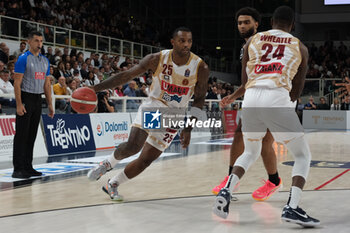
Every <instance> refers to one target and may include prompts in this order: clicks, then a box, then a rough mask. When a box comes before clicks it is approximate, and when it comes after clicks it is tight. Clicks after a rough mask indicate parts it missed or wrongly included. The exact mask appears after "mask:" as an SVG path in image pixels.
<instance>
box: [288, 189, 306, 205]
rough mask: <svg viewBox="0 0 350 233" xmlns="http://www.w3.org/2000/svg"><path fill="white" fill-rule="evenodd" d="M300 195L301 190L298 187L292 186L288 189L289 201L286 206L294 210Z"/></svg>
mask: <svg viewBox="0 0 350 233" xmlns="http://www.w3.org/2000/svg"><path fill="white" fill-rule="evenodd" d="M301 193H302V190H301V189H300V188H299V187H297V186H292V187H291V188H290V193H289V200H288V202H287V205H289V206H290V207H292V208H293V209H296V208H297V207H298V205H299V202H300V198H301Z"/></svg>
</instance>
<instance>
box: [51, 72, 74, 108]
mask: <svg viewBox="0 0 350 233" xmlns="http://www.w3.org/2000/svg"><path fill="white" fill-rule="evenodd" d="M53 93H54V94H55V95H68V90H67V84H66V78H65V77H64V76H61V77H59V78H58V82H57V83H56V84H55V85H53ZM69 105H70V104H69V102H68V101H67V99H65V98H58V97H57V96H56V108H58V109H59V110H61V111H66V113H69V112H70V108H69Z"/></svg>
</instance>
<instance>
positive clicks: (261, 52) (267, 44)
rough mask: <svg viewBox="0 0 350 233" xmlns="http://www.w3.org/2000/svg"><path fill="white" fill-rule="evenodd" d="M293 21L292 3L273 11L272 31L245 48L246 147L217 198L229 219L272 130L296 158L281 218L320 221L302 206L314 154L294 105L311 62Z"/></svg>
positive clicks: (220, 211)
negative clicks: (236, 195)
mask: <svg viewBox="0 0 350 233" xmlns="http://www.w3.org/2000/svg"><path fill="white" fill-rule="evenodd" d="M293 24H294V11H293V10H292V9H291V8H290V7H287V6H282V7H279V8H277V9H276V10H275V12H274V14H273V18H272V28H273V29H272V30H269V31H265V32H261V33H257V34H256V35H254V36H253V37H251V38H250V39H249V40H248V42H247V43H246V45H245V46H244V54H243V59H242V85H243V86H244V88H245V96H244V101H243V105H242V109H243V111H242V131H243V140H244V145H245V149H244V153H243V155H242V156H240V157H239V158H238V159H237V161H236V163H235V165H234V167H233V171H232V174H231V175H230V177H229V179H228V181H227V183H226V186H225V187H224V188H223V189H221V191H220V192H219V194H218V195H217V197H216V200H215V204H214V209H213V211H214V213H215V214H217V215H218V216H220V217H223V218H226V217H227V215H228V212H229V204H230V197H231V193H232V191H233V188H234V186H235V185H236V183H237V182H238V181H239V179H240V178H241V177H242V176H243V175H244V173H245V172H246V171H247V170H248V168H249V167H250V166H251V165H252V164H253V163H254V162H255V161H256V159H257V158H258V157H259V155H260V152H261V147H262V146H261V145H262V138H263V136H264V135H265V134H266V131H267V129H269V130H270V131H271V133H272V135H273V137H274V139H275V140H276V141H279V142H281V143H284V144H285V145H286V147H287V149H288V150H289V151H290V152H291V153H292V154H293V155H294V159H295V162H294V166H293V172H292V187H291V190H290V197H289V200H288V202H287V205H286V206H285V207H284V208H283V212H282V220H284V221H287V222H293V223H297V224H300V225H302V226H305V227H313V226H317V225H319V224H320V221H319V220H317V219H314V218H312V217H310V216H308V215H307V214H306V213H305V211H303V210H302V209H301V208H300V207H299V206H298V205H299V202H300V198H301V193H302V189H303V187H304V184H305V181H306V178H307V175H308V173H309V168H310V161H311V152H310V149H309V146H308V144H307V142H306V140H305V138H304V132H303V127H302V126H301V124H300V122H299V119H298V116H297V115H296V113H295V111H294V104H293V103H292V101H296V100H297V98H298V97H299V96H300V94H301V91H302V89H303V86H304V82H305V76H306V72H307V62H308V50H307V48H306V47H305V45H303V44H302V43H301V42H300V41H299V39H297V38H296V37H294V36H292V35H291V34H289V33H290V31H291V30H292V27H293ZM292 84H293V85H292ZM271 106H272V107H271Z"/></svg>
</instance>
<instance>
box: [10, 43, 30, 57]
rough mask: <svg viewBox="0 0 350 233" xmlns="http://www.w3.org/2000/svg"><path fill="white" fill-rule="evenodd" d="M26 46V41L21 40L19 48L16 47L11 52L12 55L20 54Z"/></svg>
mask: <svg viewBox="0 0 350 233" xmlns="http://www.w3.org/2000/svg"><path fill="white" fill-rule="evenodd" d="M26 48H27V43H26V42H24V41H22V42H21V43H20V44H19V49H17V50H16V51H15V52H14V53H13V55H14V56H15V57H18V56H21V55H22V54H23V53H24V52H25V50H26Z"/></svg>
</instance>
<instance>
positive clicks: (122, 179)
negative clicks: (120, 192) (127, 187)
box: [109, 170, 130, 186]
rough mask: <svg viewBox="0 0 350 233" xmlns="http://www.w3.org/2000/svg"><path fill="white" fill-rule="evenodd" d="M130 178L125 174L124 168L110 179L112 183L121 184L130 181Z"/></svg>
mask: <svg viewBox="0 0 350 233" xmlns="http://www.w3.org/2000/svg"><path fill="white" fill-rule="evenodd" d="M129 180H130V179H129V178H128V177H127V176H126V175H125V172H124V170H123V171H122V172H120V173H119V174H118V175H116V176H114V177H113V178H112V179H110V181H109V183H110V184H115V183H116V184H118V186H119V185H121V184H122V183H125V182H127V181H129Z"/></svg>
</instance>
